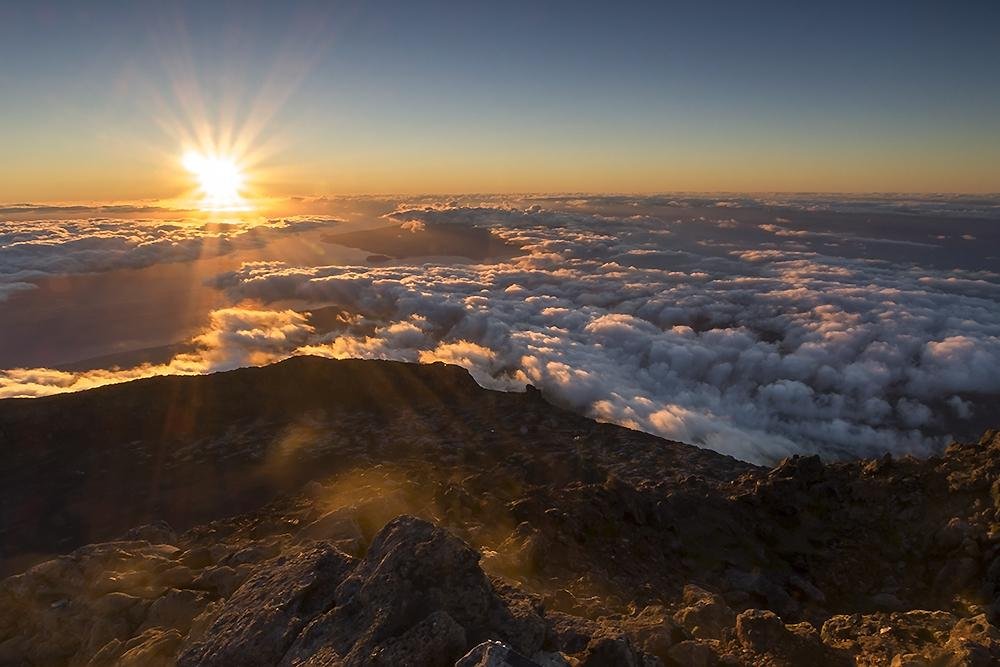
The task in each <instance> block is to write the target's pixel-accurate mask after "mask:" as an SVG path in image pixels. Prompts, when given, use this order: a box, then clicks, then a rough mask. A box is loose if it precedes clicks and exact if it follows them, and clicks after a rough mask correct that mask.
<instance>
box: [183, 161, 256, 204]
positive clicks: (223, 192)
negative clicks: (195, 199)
mask: <svg viewBox="0 0 1000 667" xmlns="http://www.w3.org/2000/svg"><path fill="white" fill-rule="evenodd" d="M181 163H182V164H183V165H184V168H185V169H187V170H188V171H189V172H191V174H192V175H193V176H194V177H195V179H196V180H197V181H198V189H199V190H200V192H201V195H202V202H201V208H202V209H204V210H209V211H241V210H246V209H247V208H249V207H248V206H247V202H246V199H245V198H244V187H245V185H246V176H245V175H244V173H243V169H241V168H240V166H239V164H238V163H237V161H236V160H235V159H234V158H232V157H228V156H225V155H213V154H207V153H201V152H198V151H194V150H190V151H188V152H187V153H185V154H184V158H183V159H182V161H181Z"/></svg>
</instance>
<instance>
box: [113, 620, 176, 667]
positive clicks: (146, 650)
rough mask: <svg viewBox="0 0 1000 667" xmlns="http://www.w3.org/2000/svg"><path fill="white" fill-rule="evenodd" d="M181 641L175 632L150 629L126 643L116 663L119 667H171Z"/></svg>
mask: <svg viewBox="0 0 1000 667" xmlns="http://www.w3.org/2000/svg"><path fill="white" fill-rule="evenodd" d="M183 640H184V637H183V635H181V633H180V632H178V631H177V630H160V629H159V628H151V629H149V630H147V631H146V632H144V633H142V634H141V635H139V636H138V637H136V638H135V639H132V640H130V641H128V642H126V643H125V645H124V646H123V647H122V648H123V649H124V651H123V652H122V654H121V656H120V657H119V658H118V659H117V661H116V663H117V665H118V666H119V667H172V666H173V664H174V656H175V655H177V649H178V647H179V646H180V645H181V642H182V641H183Z"/></svg>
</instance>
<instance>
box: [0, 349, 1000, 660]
mask: <svg viewBox="0 0 1000 667" xmlns="http://www.w3.org/2000/svg"><path fill="white" fill-rule="evenodd" d="M0 444H2V446H3V450H4V454H5V456H6V457H7V458H6V459H5V460H6V461H8V464H7V465H5V466H4V468H3V470H2V471H0V472H2V479H0V500H2V503H0V512H2V518H3V522H2V527H3V533H2V534H0V537H2V541H0V543H2V545H3V549H4V552H3V556H4V566H5V567H6V568H7V570H6V571H7V573H14V572H21V573H20V574H14V575H13V576H9V577H8V578H7V579H4V580H3V581H2V582H0V610H2V611H0V664H44V665H60V664H66V665H77V664H80V665H87V664H89V665H104V664H108V665H111V664H117V665H131V664H135V665H138V664H142V665H173V664H181V665H201V664H205V665H212V664H219V665H223V664H246V665H270V664H287V665H293V664H294V665H305V664H310V665H314V664H315V665H320V664H328V665H355V664H357V665H361V664H413V665H448V666H450V665H453V664H459V665H461V666H462V667H466V666H467V665H474V664H481V665H515V666H516V665H542V666H543V667H544V666H547V665H585V666H590V667H592V666H595V665H644V666H646V665H648V666H650V667H653V666H655V665H721V664H727V665H737V664H745V665H758V664H763V665H797V664H815V665H848V664H864V665H883V664H884V665H890V664H892V665H925V664H926V665H978V664H994V663H995V662H996V661H997V660H1000V630H998V629H997V628H996V627H995V625H994V624H995V623H997V620H998V618H997V616H998V611H1000V482H997V481H996V480H997V479H1000V433H998V432H996V431H989V432H987V433H986V434H984V436H983V437H982V438H981V440H980V441H979V442H978V443H968V444H960V443H954V444H952V445H951V446H949V447H948V448H947V450H945V451H944V452H943V453H942V455H941V456H935V457H931V458H928V459H915V458H912V457H902V458H892V457H889V456H886V457H883V458H881V459H874V460H856V461H847V462H835V463H824V462H823V461H821V460H820V459H819V458H818V457H791V458H789V459H786V460H784V461H782V462H781V463H780V464H779V465H777V466H775V467H773V468H766V467H758V466H753V465H750V464H747V463H743V462H740V461H737V460H735V459H732V458H731V457H726V456H722V455H720V454H717V453H714V452H710V451H707V450H702V449H698V448H696V447H692V446H690V445H684V444H682V443H674V442H670V441H665V440H662V439H660V438H657V437H655V436H652V435H649V434H646V433H641V432H638V431H631V430H629V429H625V428H623V427H620V426H615V425H611V424H600V423H596V422H594V421H592V420H589V419H587V418H585V417H582V416H580V415H577V414H574V413H571V412H568V411H566V410H562V409H560V408H558V407H555V406H553V405H551V404H549V403H548V402H547V401H546V400H545V399H544V397H543V396H542V395H541V394H540V393H539V392H537V391H535V390H534V389H531V388H529V390H528V391H526V392H525V393H504V392H494V391H488V390H485V389H482V388H481V387H479V386H478V385H477V384H476V383H475V382H474V380H473V379H472V378H471V377H470V376H469V375H468V374H467V373H466V372H465V371H464V370H463V369H460V368H458V367H453V366H445V365H443V364H435V365H424V366H421V365H415V364H403V363H399V362H380V361H358V360H351V361H332V360H326V359H320V358H295V359H289V360H287V361H284V362H281V363H279V364H275V365H272V366H269V367H263V368H250V369H240V370H237V371H230V372H226V373H218V374H214V375H210V376H196V377H163V378H150V379H145V380H137V381H135V382H133V383H126V384H122V385H114V386H110V387H102V388H100V389H96V390H92V391H89V392H83V393H80V394H73V395H65V396H54V397H47V398H42V399H23V400H22V399H12V400H8V401H0ZM80 471H83V472H82V474H81V473H80ZM112 482H113V483H112ZM59 553H62V554H63V555H59V556H55V554H59ZM53 556H55V557H53ZM39 561H41V562H39ZM36 563H37V564H36ZM29 566H31V567H30V568H29ZM23 570H26V571H23ZM22 571H23V572H22ZM56 628H58V629H59V630H58V632H55V631H54V630H55V629H56ZM465 654H468V655H465ZM463 655H464V657H463Z"/></svg>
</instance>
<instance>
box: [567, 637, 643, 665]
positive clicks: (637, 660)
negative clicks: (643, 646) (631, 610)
mask: <svg viewBox="0 0 1000 667" xmlns="http://www.w3.org/2000/svg"><path fill="white" fill-rule="evenodd" d="M612 665H620V666H621V667H641V665H642V658H641V657H640V656H639V654H638V653H636V651H635V648H633V647H632V645H631V644H630V643H629V641H628V638H627V637H625V636H624V635H605V636H602V637H595V638H594V639H592V640H591V641H590V643H589V644H587V649H586V651H585V652H584V654H583V658H582V659H581V660H580V667H611V666H612Z"/></svg>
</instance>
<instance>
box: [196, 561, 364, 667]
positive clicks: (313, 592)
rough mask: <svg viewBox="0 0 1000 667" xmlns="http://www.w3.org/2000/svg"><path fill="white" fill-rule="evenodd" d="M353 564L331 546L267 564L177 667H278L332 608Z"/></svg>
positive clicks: (226, 606)
mask: <svg viewBox="0 0 1000 667" xmlns="http://www.w3.org/2000/svg"><path fill="white" fill-rule="evenodd" d="M351 565H353V559H351V558H350V557H349V556H347V555H345V554H343V553H341V552H339V551H337V550H335V549H334V548H332V547H330V546H327V545H319V546H314V547H312V548H309V549H306V550H304V551H302V552H301V553H299V554H297V555H295V556H294V557H291V558H286V557H279V558H276V559H274V560H273V561H269V562H267V563H264V564H263V565H261V566H260V568H259V569H257V570H256V571H255V572H254V574H253V575H252V576H251V577H250V578H249V579H248V580H247V581H246V582H245V583H244V584H243V585H242V586H241V587H240V588H239V589H238V590H237V591H236V592H235V593H233V595H232V597H230V598H229V599H228V600H227V601H226V603H225V605H224V606H223V608H222V610H221V611H220V612H219V614H218V616H217V617H216V618H215V620H214V622H213V623H212V624H211V625H210V626H209V628H208V630H207V631H206V632H205V635H204V636H203V637H202V639H201V640H200V641H199V642H197V643H195V644H194V645H193V646H190V647H188V648H187V649H186V650H185V651H184V652H183V653H182V654H181V656H180V658H179V659H178V661H177V664H178V665H179V666H180V667H184V666H187V665H190V666H192V667H193V666H194V665H200V666H210V665H220V666H222V665H243V666H245V667H253V666H254V665H261V666H262V667H263V666H264V665H268V666H270V665H275V664H277V663H278V662H279V661H280V660H281V659H282V656H284V655H285V652H286V651H287V649H288V647H289V645H290V644H291V643H292V642H293V641H295V638H296V637H297V636H298V634H299V632H300V631H301V630H302V628H303V627H305V625H306V624H307V623H308V622H309V621H310V620H312V619H313V618H314V617H316V616H317V615H319V614H321V613H323V612H324V611H326V610H327V609H329V608H330V607H332V606H333V604H334V601H335V599H336V598H335V594H336V590H337V586H338V585H339V584H340V583H341V582H342V581H343V579H344V577H345V576H346V574H347V572H348V570H349V569H350V567H351Z"/></svg>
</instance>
